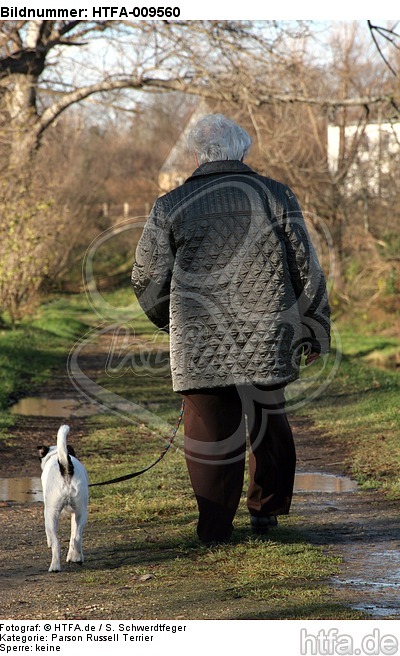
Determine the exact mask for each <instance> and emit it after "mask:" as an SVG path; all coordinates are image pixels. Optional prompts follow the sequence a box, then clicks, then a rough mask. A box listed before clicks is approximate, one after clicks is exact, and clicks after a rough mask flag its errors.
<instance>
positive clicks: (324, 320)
mask: <svg viewBox="0 0 400 656" xmlns="http://www.w3.org/2000/svg"><path fill="white" fill-rule="evenodd" d="M283 231H284V240H285V245H286V253H287V261H288V266H289V273H290V278H291V281H292V285H293V289H294V292H295V294H296V298H297V304H298V309H299V313H300V318H301V321H302V330H303V342H304V347H305V349H306V352H314V353H328V352H329V350H330V307H329V301H328V293H327V288H326V282H325V276H324V273H323V270H322V268H321V265H320V263H319V261H318V256H317V253H316V252H315V248H314V246H313V244H312V242H311V239H310V235H309V233H308V230H307V227H306V224H305V221H304V217H303V214H302V211H301V208H300V205H299V203H298V201H297V198H296V196H295V195H294V193H293V192H292V191H291V189H289V187H285V188H284V199H283Z"/></svg>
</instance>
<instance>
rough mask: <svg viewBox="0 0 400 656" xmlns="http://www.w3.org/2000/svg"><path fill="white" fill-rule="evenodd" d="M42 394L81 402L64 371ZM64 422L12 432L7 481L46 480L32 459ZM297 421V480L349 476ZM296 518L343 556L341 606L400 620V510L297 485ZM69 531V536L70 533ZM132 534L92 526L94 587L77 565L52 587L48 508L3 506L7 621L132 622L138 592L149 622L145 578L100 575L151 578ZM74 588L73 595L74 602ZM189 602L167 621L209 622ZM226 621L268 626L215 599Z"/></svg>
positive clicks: (92, 367) (3, 475) (358, 495)
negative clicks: (128, 575)
mask: <svg viewBox="0 0 400 656" xmlns="http://www.w3.org/2000/svg"><path fill="white" fill-rule="evenodd" d="M105 347H106V345H105V344H103V345H102V344H100V345H97V346H93V352H92V353H91V354H90V358H89V360H88V361H87V363H86V365H87V369H86V371H87V373H88V375H91V376H93V377H94V378H95V377H96V374H97V373H98V371H97V368H98V367H101V366H102V362H103V358H102V354H101V352H100V351H101V350H102V349H104V348H105ZM96 349H98V350H99V352H96ZM41 396H43V397H46V398H49V399H52V400H57V399H58V400H60V399H65V398H68V399H70V400H75V401H77V402H81V399H79V396H78V393H77V392H76V390H75V389H74V388H73V386H72V384H71V383H70V381H69V379H68V376H67V375H66V373H65V374H63V373H62V372H61V373H60V372H57V373H56V374H55V376H53V378H52V381H51V383H49V384H48V385H47V386H46V387H45V388H44V389H42V390H41ZM83 407H84V404H83ZM83 414H84V413H83ZM59 423H60V420H59V418H58V417H49V416H42V417H40V416H35V417H33V416H30V415H29V414H28V415H26V416H19V417H18V420H17V423H16V426H14V428H13V429H12V434H13V435H14V436H15V437H14V439H12V440H10V441H9V442H8V444H7V445H6V446H4V445H3V446H0V480H1V479H11V478H14V477H38V476H40V465H39V461H38V460H36V459H35V457H34V454H35V450H36V446H37V445H38V444H41V443H45V444H49V443H51V436H53V435H54V434H55V433H56V431H57V428H58V426H59ZM291 423H292V426H293V429H294V434H295V438H296V445H297V455H298V471H299V473H302V472H314V473H318V472H319V473H323V474H331V475H346V474H348V471H346V465H345V462H346V454H343V453H342V452H341V450H340V449H339V447H338V445H337V444H335V443H334V442H333V441H332V440H330V441H328V440H327V438H326V437H325V436H323V435H321V434H319V433H318V432H317V431H316V430H315V429H313V427H312V425H311V424H310V422H308V421H307V420H306V419H303V418H296V417H292V418H291ZM84 434H85V417H84V416H81V417H79V413H78V416H75V418H74V441H75V443H76V441H78V442H79V439H80V438H83V436H84ZM323 487H324V486H322V488H323ZM293 513H294V514H295V515H296V517H298V528H299V530H300V531H301V532H303V534H304V536H305V537H306V539H307V540H308V541H309V542H311V543H313V544H317V545H322V546H323V547H324V548H325V549H327V550H328V551H329V552H330V553H333V554H337V555H339V556H340V557H341V558H342V565H341V567H340V573H339V574H338V575H337V576H336V577H335V578H334V579H333V580H331V582H330V583H331V585H332V586H333V597H334V598H335V599H336V600H337V601H341V602H343V603H345V604H346V605H349V606H350V607H352V608H354V609H357V610H361V611H364V612H365V613H366V616H367V617H376V618H379V619H393V618H399V617H400V595H399V591H400V554H399V536H400V522H399V506H398V503H395V502H390V501H387V500H386V499H385V498H384V497H383V495H381V494H379V493H378V492H376V491H370V492H362V491H359V490H355V491H352V492H342V491H340V490H339V491H327V490H326V489H325V490H324V489H318V486H317V489H316V490H314V491H310V490H307V491H305V490H302V489H301V486H300V489H298V490H297V491H296V493H295V496H294V501H293ZM62 530H64V532H65V533H67V532H68V527H66V528H65V527H64V529H62ZM135 530H137V529H134V528H133V527H129V526H124V527H123V532H122V529H121V530H119V529H118V527H117V528H115V527H108V528H107V527H106V528H104V526H102V525H101V524H100V523H98V522H96V520H95V518H94V520H92V521H90V522H89V524H88V527H87V531H86V542H87V544H88V545H90V547H88V551H89V553H88V555H87V561H86V563H85V566H84V567H85V570H86V572H87V574H86V580H87V581H89V582H90V584H89V585H82V584H81V581H82V578H81V572H82V568H79V567H78V566H70V567H69V568H67V569H66V570H65V571H63V572H62V573H61V574H58V575H56V576H57V585H55V584H54V583H55V578H54V577H55V575H49V574H48V573H47V566H48V552H47V548H46V545H45V540H44V527H43V518H42V504H41V503H37V502H34V501H30V502H26V503H15V502H11V501H9V500H7V499H5V500H3V501H0V534H1V540H0V579H1V585H0V617H1V619H51V618H53V619H59V618H64V619H74V618H75V619H86V618H89V619H125V618H129V617H132V598H135V595H136V596H137V595H138V594H139V593H140V599H141V603H140V606H139V607H136V608H135V611H134V614H135V617H136V618H137V619H139V618H146V619H151V618H152V617H153V614H152V600H151V590H150V587H149V588H147V589H146V588H145V586H146V581H147V579H146V578H144V579H143V578H142V579H141V577H140V576H138V577H134V578H133V579H132V580H131V581H130V582H129V585H128V586H127V585H126V584H124V585H123V586H121V587H118V585H113V586H111V585H109V583H108V582H107V581H105V580H103V579H104V577H102V569H103V568H109V569H110V570H116V571H118V568H120V567H123V566H124V565H125V564H129V563H132V562H134V558H136V560H138V559H139V561H140V559H142V562H143V563H145V564H146V566H147V567H148V570H149V571H150V572H151V567H152V561H151V557H149V553H147V554H146V553H143V554H135V556H133V555H132V550H131V548H130V544H131V543H132V541H133V540H134V532H135ZM61 537H63V536H62V533H61ZM65 537H66V536H64V539H65ZM148 540H149V543H151V542H152V541H154V542H156V540H157V537H156V536H152V535H151V534H150V533H149V535H148ZM175 556H176V554H174V553H172V552H171V553H170V554H164V557H171V558H173V557H175ZM195 585H197V583H196V584H195ZM188 588H189V589H190V582H188ZM71 589H74V596H73V597H72V598H71ZM147 590H148V592H147ZM189 592H190V590H189ZM189 598H190V600H191V601H190V602H189V601H188V602H187V604H186V605H185V601H184V600H182V591H181V590H180V589H176V590H175V589H174V588H173V586H172V587H171V589H170V598H169V599H168V600H166V602H165V618H166V619H183V618H185V619H198V618H202V617H203V614H202V612H203V610H204V609H203V607H202V603H201V600H200V599H199V601H198V602H197V601H196V595H195V594H194V593H193V595H190V594H189V595H188V599H189ZM224 617H226V618H227V619H232V618H238V619H251V618H252V617H256V618H257V619H262V616H260V614H257V615H256V616H255V615H254V613H253V609H252V605H251V602H250V601H248V602H247V603H244V602H243V600H237V601H236V600H232V601H231V603H230V605H229V608H227V609H226V610H221V603H220V600H218V598H216V601H215V605H214V606H213V605H212V604H211V605H210V606H209V614H208V618H209V619H218V618H221V619H223V618H224Z"/></svg>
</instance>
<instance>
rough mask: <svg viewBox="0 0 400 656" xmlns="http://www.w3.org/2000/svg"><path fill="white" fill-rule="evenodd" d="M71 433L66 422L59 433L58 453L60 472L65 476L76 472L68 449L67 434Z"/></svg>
mask: <svg viewBox="0 0 400 656" xmlns="http://www.w3.org/2000/svg"><path fill="white" fill-rule="evenodd" d="M68 433H69V426H67V425H66V424H64V425H63V426H60V428H59V429H58V433H57V455H58V464H59V467H60V472H61V475H62V476H63V477H65V476H67V475H68V476H72V475H73V473H74V465H73V463H72V460H71V456H70V455H69V453H68V449H67V435H68Z"/></svg>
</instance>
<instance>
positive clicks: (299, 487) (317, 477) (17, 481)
mask: <svg viewBox="0 0 400 656" xmlns="http://www.w3.org/2000/svg"><path fill="white" fill-rule="evenodd" d="M356 487H357V486H356V483H355V482H354V481H352V480H351V479H349V478H346V477H344V476H332V475H330V474H319V473H308V474H304V473H299V474H296V479H295V492H352V491H353V490H355V489H356ZM0 501H9V502H15V503H31V502H38V501H43V496H42V486H41V482H40V478H39V477H37V478H35V477H33V478H29V477H24V478H3V479H1V478H0Z"/></svg>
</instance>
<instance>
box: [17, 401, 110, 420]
mask: <svg viewBox="0 0 400 656" xmlns="http://www.w3.org/2000/svg"><path fill="white" fill-rule="evenodd" d="M10 412H11V414H13V415H25V416H30V417H63V418H67V417H71V416H74V417H88V416H90V415H93V414H96V413H97V412H99V408H98V406H96V405H94V404H90V403H89V404H88V403H80V402H79V401H77V400H75V399H48V398H46V397H40V396H32V397H30V396H27V397H25V398H23V399H20V400H19V401H17V403H15V404H14V405H12V406H11V408H10Z"/></svg>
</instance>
